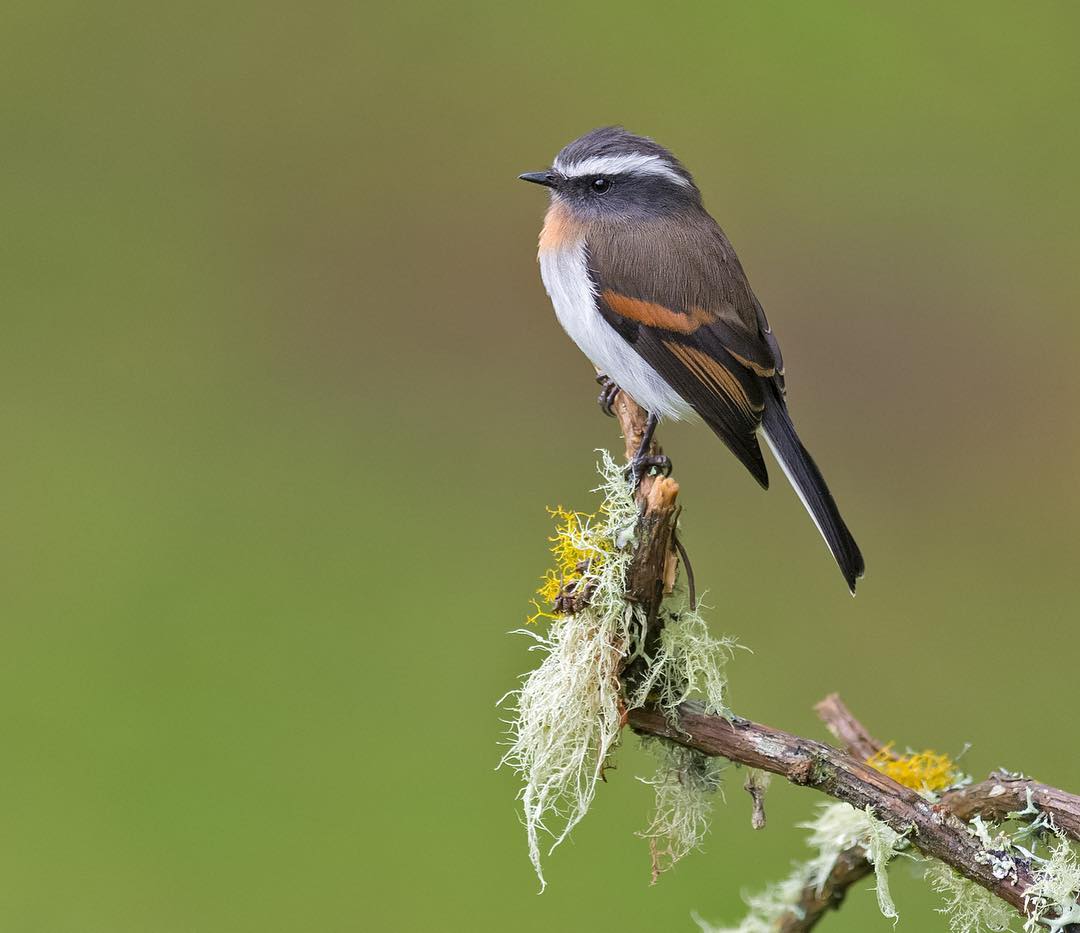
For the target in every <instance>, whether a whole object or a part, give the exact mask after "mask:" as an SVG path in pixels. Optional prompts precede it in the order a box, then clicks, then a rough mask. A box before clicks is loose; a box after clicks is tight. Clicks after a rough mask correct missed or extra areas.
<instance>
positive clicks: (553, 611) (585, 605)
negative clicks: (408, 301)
mask: <svg viewBox="0 0 1080 933" xmlns="http://www.w3.org/2000/svg"><path fill="white" fill-rule="evenodd" d="M598 453H599V455H600V462H599V464H598V467H597V469H598V472H599V474H600V478H601V482H600V485H599V486H598V487H597V488H596V489H595V490H594V492H599V493H601V494H602V495H603V502H602V504H601V505H600V507H599V510H598V511H597V512H596V513H594V514H589V513H584V512H572V511H569V510H567V509H564V508H562V507H561V506H560V507H559V508H558V509H554V510H549V511H551V514H552V516H553V517H554V518H555V521H556V528H555V534H554V536H553V537H552V538H551V545H552V546H551V552H552V557H553V561H554V567H553V568H552V569H551V570H549V571H548V573H547V574H546V575H545V576H544V578H543V582H542V583H541V586H540V589H539V590H538V591H537V596H538V597H539V599H540V600H542V601H543V603H545V604H548V605H549V606H550V611H549V610H548V609H547V608H545V607H544V605H542V604H540V603H537V602H535V601H534V606H535V608H536V613H534V614H533V615H532V616H531V617H530V618H529V620H528V621H529V622H530V623H536V622H539V621H540V620H541V619H546V620H548V622H549V624H548V626H547V629H546V631H544V630H541V629H540V628H539V627H533V626H530V627H529V628H526V629H519V630H518V632H520V633H522V634H525V635H528V636H529V637H530V638H532V639H533V640H534V642H535V644H533V645H532V646H531V647H532V650H536V651H539V652H541V653H542V654H543V659H542V660H541V662H540V665H539V666H538V667H537V668H536V669H535V670H533V671H531V672H530V673H529V674H527V675H525V676H524V677H523V679H522V685H521V687H520V688H519V689H518V690H515V691H512V692H511V693H509V694H507V696H506V697H504V698H503V699H504V701H506V702H507V704H508V706H509V707H510V711H511V714H512V718H511V720H510V722H509V726H510V730H509V746H510V747H509V749H508V750H507V752H506V754H505V755H504V756H503V758H502V761H501V764H505V765H508V766H509V767H511V768H512V769H513V770H514V771H516V772H517V773H518V774H520V775H521V777H522V780H523V783H524V786H523V787H522V789H521V791H520V793H519V799H520V801H521V806H522V811H523V822H524V824H525V833H526V837H527V841H528V850H529V859H530V861H531V862H532V865H533V867H534V868H535V870H536V873H537V876H538V877H539V879H540V884H541V890H543V887H544V885H545V881H544V875H543V871H542V868H541V839H542V837H543V836H544V835H547V836H548V837H550V839H551V844H550V846H549V848H548V853H550V852H551V850H553V849H554V848H555V847H556V846H558V845H559V843H561V842H562V841H563V840H565V839H566V837H567V835H568V834H569V833H570V831H571V830H572V829H573V828H574V826H576V825H577V824H578V823H579V822H580V821H581V819H582V818H583V817H584V816H585V813H586V812H587V811H588V809H589V806H590V805H591V803H592V801H593V798H594V796H595V793H596V786H597V782H598V781H599V780H600V778H601V777H602V776H603V771H604V768H605V765H607V764H608V760H609V758H610V756H611V754H612V752H613V750H614V748H615V745H616V743H617V741H618V738H619V733H620V730H621V729H622V726H623V725H624V724H625V721H626V712H627V710H628V709H632V708H634V707H636V706H640V705H642V704H643V703H644V702H645V701H646V699H653V700H658V702H659V704H660V705H661V707H662V708H663V709H664V711H665V712H666V713H667V714H668V715H669V716H674V712H675V707H676V706H678V704H679V703H681V702H682V701H683V700H685V699H687V698H689V697H690V696H700V697H702V698H703V699H704V701H705V704H706V708H707V709H708V711H709V712H712V713H719V714H726V706H725V701H724V698H725V690H726V684H725V681H724V677H723V674H722V668H723V665H724V663H725V662H726V661H727V659H728V658H729V657H730V655H731V652H732V650H733V648H734V644H735V643H734V642H733V641H731V640H729V639H716V638H713V637H712V636H710V635H709V633H708V629H707V628H706V625H705V622H704V620H703V619H702V618H701V616H700V615H699V614H698V613H697V612H696V611H690V610H683V611H680V612H671V611H669V610H667V609H666V608H663V609H662V610H661V611H662V613H663V617H664V619H665V622H666V626H665V628H664V629H663V630H662V632H661V635H660V638H659V650H658V652H657V656H656V657H654V658H648V657H646V658H645V665H644V670H643V674H642V679H641V680H640V681H639V682H638V687H637V688H636V689H635V690H634V691H633V695H632V696H626V693H625V690H624V687H623V684H622V682H621V681H620V676H619V675H620V674H621V672H622V671H623V669H624V668H625V666H626V665H627V663H628V662H629V661H630V660H631V659H633V658H635V657H639V656H641V653H642V645H643V643H644V636H645V629H646V620H645V618H644V613H643V612H642V610H641V609H640V607H639V606H638V605H637V604H636V603H634V602H632V601H630V600H629V599H627V595H626V574H627V569H628V567H629V564H630V561H631V557H632V545H633V544H634V541H635V532H636V528H637V523H638V518H639V514H638V506H637V503H636V502H635V499H634V487H633V485H632V483H631V482H630V480H629V479H628V478H627V476H626V474H625V473H624V471H623V469H622V467H621V466H619V465H618V464H617V463H616V462H615V460H614V459H613V458H612V456H611V455H610V454H609V453H608V452H607V451H599V452H598ZM568 594H569V596H570V597H571V598H569V599H567V598H565V597H566V596H567V595H568ZM579 597H582V598H579ZM567 606H569V607H571V608H570V609H569V610H568V609H567V608H566V607H567ZM665 755H667V753H665ZM661 771H662V772H663V774H662V775H661V773H660V772H658V774H657V776H656V777H655V778H654V779H653V780H652V781H650V782H649V783H653V784H654V786H655V787H656V794H657V811H656V814H655V816H654V817H653V820H652V822H651V824H650V826H649V828H648V829H647V830H646V831H645V832H644V833H643V835H645V836H646V837H647V838H649V840H650V845H651V847H652V849H653V854H654V859H653V862H654V869H655V867H656V865H657V864H661V865H662V866H663V867H667V866H668V865H670V864H673V863H674V862H675V861H677V860H678V859H679V858H681V857H682V856H683V855H685V854H686V853H687V852H689V851H690V850H691V849H693V848H694V847H696V846H697V845H699V843H700V840H701V837H702V836H703V834H704V832H705V830H706V828H707V825H708V815H709V811H710V809H711V804H710V802H709V799H708V797H709V795H710V794H711V793H712V791H713V790H715V789H716V787H717V785H718V778H717V776H716V772H717V771H718V769H717V768H716V766H715V765H714V764H713V763H712V762H711V761H708V760H707V759H705V758H704V756H696V757H695V753H690V752H686V751H685V750H682V749H679V750H677V751H676V750H674V749H673V750H672V751H671V753H670V757H668V758H667V763H666V764H664V765H662V766H661Z"/></svg>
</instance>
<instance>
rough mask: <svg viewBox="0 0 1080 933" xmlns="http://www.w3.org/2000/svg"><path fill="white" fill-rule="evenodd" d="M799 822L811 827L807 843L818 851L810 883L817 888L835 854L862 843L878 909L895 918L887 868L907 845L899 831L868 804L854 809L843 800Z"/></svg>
mask: <svg viewBox="0 0 1080 933" xmlns="http://www.w3.org/2000/svg"><path fill="white" fill-rule="evenodd" d="M800 825H801V826H802V827H803V828H804V829H809V830H810V838H809V839H807V844H808V845H810V846H812V847H813V848H816V849H817V850H818V854H817V856H816V857H815V858H813V859H811V860H810V863H809V864H810V880H811V883H812V884H814V885H816V886H817V888H818V890H819V891H820V890H821V888H822V886H823V885H824V884H825V880H826V879H827V878H828V877H829V872H831V871H832V868H833V865H835V864H836V859H837V856H839V855H840V853H841V852H843V851H844V850H845V849H849V848H851V847H852V846H855V845H858V846H862V848H863V849H864V850H865V851H866V857H867V859H869V861H870V864H871V865H873V866H874V876H875V890H876V892H877V901H878V909H879V910H880V911H881V913H882V915H883V916H885V917H888V918H889V919H890V920H896V919H898V917H899V914H898V913H897V912H896V905H895V904H894V903H893V899H892V895H891V894H890V892H889V874H888V871H887V869H888V865H889V862H890V861H891V860H892V858H893V856H894V855H896V854H897V851H898V849H900V848H903V847H904V846H906V845H907V842H906V840H905V839H904V837H903V836H901V834H900V833H898V832H896V830H894V829H892V827H890V826H887V825H886V824H885V823H883V822H881V820H879V819H878V818H877V817H876V816H874V811H873V809H872V808H871V807H869V806H867V807H866V809H865V810H856V809H855V808H854V807H853V806H851V805H850V804H846V803H831V804H824V805H823V806H822V807H821V808H820V809H819V812H818V815H817V817H816V818H815V819H813V820H811V821H810V822H809V823H801V824H800Z"/></svg>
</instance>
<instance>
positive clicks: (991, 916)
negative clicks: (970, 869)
mask: <svg viewBox="0 0 1080 933" xmlns="http://www.w3.org/2000/svg"><path fill="white" fill-rule="evenodd" d="M925 878H926V881H927V883H928V884H929V885H930V887H931V888H933V890H935V891H936V892H937V893H938V894H941V895H942V896H943V897H944V898H945V906H944V907H940V908H938V913H941V914H944V915H945V918H946V919H947V920H948V922H949V930H950V931H951V933H1005V931H1007V930H1011V929H1012V922H1013V920H1015V919H1016V911H1014V910H1013V909H1012V907H1010V906H1009V905H1008V904H1007V903H1005V901H1003V900H1001V899H999V898H997V897H995V896H994V895H993V894H991V893H990V892H989V891H987V890H986V888H984V887H982V886H981V885H978V884H976V883H975V882H974V881H970V880H969V879H967V878H965V877H963V875H960V874H958V873H957V872H955V871H953V870H952V869H951V868H949V866H948V865H946V864H944V863H943V862H934V863H933V864H931V866H930V867H929V868H928V869H927V870H926V875H925Z"/></svg>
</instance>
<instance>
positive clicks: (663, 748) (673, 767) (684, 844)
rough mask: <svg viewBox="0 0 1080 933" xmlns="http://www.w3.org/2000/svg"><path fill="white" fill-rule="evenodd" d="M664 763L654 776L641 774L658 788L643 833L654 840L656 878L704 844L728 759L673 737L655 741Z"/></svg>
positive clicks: (652, 745)
mask: <svg viewBox="0 0 1080 933" xmlns="http://www.w3.org/2000/svg"><path fill="white" fill-rule="evenodd" d="M647 745H648V746H649V747H650V748H651V749H652V750H653V752H654V753H655V755H656V756H657V758H658V759H659V764H658V767H657V770H656V774H655V775H654V776H653V777H652V778H651V779H646V778H638V780H639V781H641V782H642V783H644V784H648V785H650V786H651V787H652V788H653V790H654V792H655V794H656V806H655V809H654V811H653V817H652V822H651V823H650V824H649V826H648V828H647V829H645V830H644V831H643V832H640V833H638V835H639V836H641V837H643V838H645V839H648V840H649V851H650V852H651V853H652V882H653V884H655V883H656V881H657V879H658V878H659V877H660V875H661V874H662V873H663V872H665V871H667V870H668V869H670V868H671V867H672V866H673V865H674V864H675V863H676V862H678V861H679V860H680V859H681V858H683V857H684V856H686V855H688V854H689V853H690V852H691V851H693V850H694V849H697V848H699V847H700V846H701V842H702V839H703V838H704V837H705V834H706V833H707V832H708V830H709V816H710V814H711V813H712V801H713V797H714V796H715V794H716V792H717V791H718V790H719V789H720V781H721V775H722V772H723V764H722V763H721V762H720V761H719V760H718V759H716V758H711V757H709V756H708V755H703V754H702V753H701V752H698V751H694V750H693V749H690V748H684V747H682V746H681V745H672V744H671V743H669V742H658V741H649V742H648V743H647Z"/></svg>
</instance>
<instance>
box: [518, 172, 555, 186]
mask: <svg viewBox="0 0 1080 933" xmlns="http://www.w3.org/2000/svg"><path fill="white" fill-rule="evenodd" d="M518 178H520V179H521V180H522V181H531V182H532V183H533V184H534V185H543V186H544V187H545V188H554V187H555V184H556V182H557V181H558V180H559V177H558V176H557V175H556V174H555V173H554V172H526V173H525V174H524V175H518Z"/></svg>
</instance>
